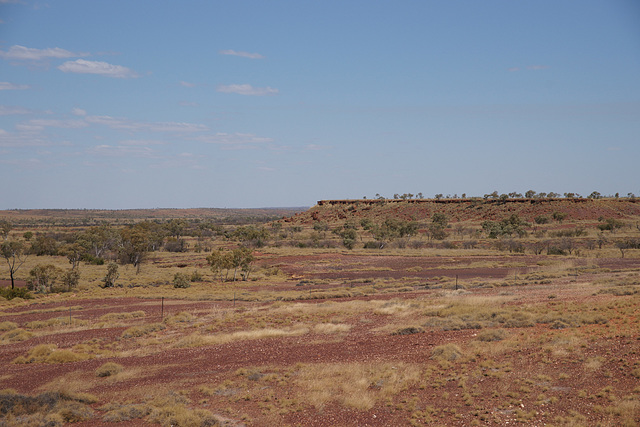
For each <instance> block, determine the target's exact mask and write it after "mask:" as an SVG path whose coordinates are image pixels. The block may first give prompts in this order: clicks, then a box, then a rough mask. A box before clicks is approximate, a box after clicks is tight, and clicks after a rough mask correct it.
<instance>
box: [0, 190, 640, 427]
mask: <svg viewBox="0 0 640 427" xmlns="http://www.w3.org/2000/svg"><path fill="white" fill-rule="evenodd" d="M571 203H572V202H571ZM595 203H597V204H598V205H597V206H598V207H597V209H595V210H594V213H591V214H585V213H584V212H583V209H584V208H583V207H582V206H581V207H580V208H579V209H577V208H576V205H575V204H570V203H565V204H562V203H554V204H553V205H552V206H551V207H549V205H544V206H541V207H534V208H532V207H531V206H527V207H526V209H528V210H526V211H525V210H523V209H524V208H521V207H520V206H522V205H518V206H517V207H515V205H510V204H508V203H507V204H505V205H503V206H502V207H500V208H499V209H498V208H496V206H494V205H491V206H490V207H487V210H486V211H485V212H484V213H482V212H480V210H481V209H477V208H476V206H475V205H474V206H473V207H468V206H467V205H465V206H464V207H462V208H461V209H459V210H456V209H455V208H454V207H452V206H451V205H448V204H447V205H446V206H445V205H444V204H443V206H444V208H443V209H446V215H447V217H448V218H449V222H448V224H447V225H446V226H445V228H444V231H445V232H446V233H445V235H444V236H439V237H438V238H435V237H433V236H430V235H428V233H429V230H430V228H429V226H430V224H431V222H430V218H431V217H432V215H433V213H434V212H436V208H434V207H433V206H432V205H429V206H428V210H427V212H426V213H425V212H424V210H423V211H420V210H419V209H418V208H416V206H415V204H412V203H406V204H403V203H401V202H398V203H388V204H385V205H384V206H383V205H380V206H373V205H369V204H356V203H352V204H336V205H333V206H326V205H324V206H316V207H314V208H312V209H310V210H308V211H305V212H301V211H300V210H298V211H297V214H296V212H287V213H286V215H289V216H287V217H286V218H284V219H280V220H277V221H273V218H267V217H264V216H261V217H258V216H252V215H247V212H243V213H242V214H243V215H245V217H244V218H245V219H244V220H238V215H237V214H235V216H234V215H229V216H224V215H223V214H221V218H223V219H222V220H218V222H217V223H216V224H217V225H219V228H216V230H217V231H216V232H215V233H213V234H207V233H205V234H204V235H203V234H202V233H200V234H197V233H193V234H191V235H189V233H187V232H185V233H184V235H183V238H184V239H185V241H186V242H187V246H188V249H186V250H185V251H180V252H172V251H168V250H157V251H153V252H149V253H147V254H146V258H145V260H144V262H143V263H142V264H141V266H140V269H139V271H138V269H137V268H134V267H133V266H131V265H126V264H124V265H120V266H119V277H118V279H117V285H116V286H114V287H110V288H102V287H101V286H100V285H101V284H102V283H103V278H104V276H105V274H106V271H107V265H106V264H104V265H97V264H96V263H89V262H81V263H80V266H79V267H78V268H79V271H80V282H79V284H78V285H77V287H76V288H75V289H73V290H72V291H71V292H48V293H43V294H40V293H38V294H34V298H33V299H24V300H23V299H21V298H14V299H11V300H4V299H3V298H0V364H1V366H2V370H1V371H0V417H2V418H0V419H1V420H2V421H0V423H6V424H7V425H21V426H22V425H63V424H66V423H75V424H76V425H87V426H88V425H92V426H93V425H105V426H107V425H115V424H118V425H157V424H160V425H166V426H169V425H174V426H175V425H180V426H191V425H229V426H240V425H247V426H252V425H253V426H271V425H273V426H276V425H277V426H286V425H290V426H365V425H369V426H400V425H464V426H468V425H506V424H507V423H508V424H514V423H520V424H523V425H556V426H582V425H601V426H621V425H622V426H633V425H638V424H640V249H637V248H635V247H634V246H633V245H632V244H631V245H627V246H624V245H622V244H621V242H622V243H624V242H632V243H633V242H634V241H635V240H634V239H637V238H639V237H640V229H638V227H637V225H636V224H637V222H638V220H639V219H640V214H639V213H638V212H637V211H636V210H634V209H636V205H632V206H631V207H629V206H626V205H625V206H624V208H617V207H616V206H618V205H616V204H615V203H618V202H612V204H611V205H606V204H604V203H600V202H595ZM434 206H435V205H434ZM594 206H595V205H594ZM612 206H613V207H612ZM389 211H392V212H393V214H392V215H393V216H392V217H393V218H396V219H407V220H408V221H409V220H415V221H416V222H417V232H415V233H409V235H407V236H403V237H398V236H395V237H393V236H392V237H389V235H387V236H385V241H384V243H385V244H384V247H383V248H382V249H380V248H379V246H382V244H380V245H379V246H378V247H375V245H368V246H367V245H366V244H367V242H376V244H377V243H380V242H381V241H382V239H381V238H380V236H379V235H376V236H374V233H369V232H368V231H367V230H366V226H367V223H366V221H365V222H362V221H361V220H362V218H370V219H371V221H372V223H374V224H382V222H383V221H384V219H385V218H389V217H390V216H389V215H390V214H389ZM470 211H473V215H469V214H468V212H470ZM501 211H502V212H503V214H501V213H500V212H501ZM563 211H565V212H567V214H566V216H564V217H562V218H561V219H559V220H553V219H552V217H553V214H554V213H555V212H563ZM71 212H72V213H73V215H71V214H69V213H65V212H57V213H48V214H45V215H35V214H34V213H33V212H29V214H28V215H27V213H26V212H16V211H10V212H8V213H6V215H3V214H5V213H0V219H9V220H10V221H11V222H12V223H13V224H14V228H13V229H12V231H11V233H10V236H9V237H10V238H12V237H15V238H19V237H20V236H22V235H23V233H25V232H27V231H30V230H33V231H34V233H35V234H36V235H45V234H46V233H49V234H50V235H54V234H55V233H58V234H60V233H62V234H64V233H81V232H82V231H83V230H86V229H88V228H90V227H93V226H97V224H100V223H103V221H105V218H109V215H111V214H109V215H108V214H107V213H105V212H103V213H101V214H100V215H98V214H96V213H93V214H90V215H77V211H71ZM514 212H515V213H516V214H517V215H519V216H520V217H521V218H522V219H523V223H522V224H521V226H522V228H523V230H524V231H525V232H526V233H521V234H520V235H519V237H516V234H515V233H514V234H513V235H503V236H499V237H498V238H495V239H494V238H489V237H488V236H487V233H488V230H489V226H486V227H484V228H483V227H482V225H481V223H482V221H486V220H491V221H499V220H501V219H502V218H508V217H510V216H511V215H513V214H514ZM156 214H157V213H156ZM191 214H192V216H191V217H189V216H188V215H189V213H188V212H182V213H181V216H175V215H169V216H163V215H165V214H164V213H161V214H158V216H157V217H154V218H153V219H152V221H170V220H171V219H176V218H179V219H181V218H189V220H188V221H187V222H186V223H187V228H189V227H190V226H194V224H201V223H203V222H206V221H207V213H203V212H192V213H191ZM293 214H296V215H294V216H290V215H293ZM127 215H129V217H128V218H127V219H126V220H125V219H123V218H122V217H121V216H120V217H119V216H118V215H116V214H113V216H112V217H111V218H109V219H108V220H107V221H108V222H109V223H110V224H111V225H112V226H113V227H115V228H118V227H125V226H127V225H126V224H129V223H131V222H133V223H135V222H138V221H143V220H149V219H150V217H149V216H148V214H147V213H145V214H144V215H142V214H140V213H139V212H138V213H136V212H127ZM385 215H386V216H385ZM421 215H422V216H421ZM465 215H466V216H465ZM545 215H546V216H548V219H549V221H548V222H545V221H542V220H540V224H538V223H537V222H536V221H534V218H539V217H541V216H545ZM572 215H573V217H572ZM281 217H282V216H280V218H281ZM559 217H561V215H556V218H559ZM96 218H99V219H96ZM232 218H235V219H232ZM609 218H614V219H616V221H617V222H610V223H611V224H614V225H615V226H614V227H612V229H610V230H608V229H607V228H606V227H602V226H601V227H598V225H600V224H607V222H606V220H607V219H609ZM209 220H211V218H209ZM118 221H120V222H119V223H118ZM265 221H272V222H265ZM512 222H513V221H512ZM247 224H249V226H251V227H255V228H256V229H257V228H263V229H266V230H268V232H269V234H268V235H263V236H262V237H263V238H264V241H263V242H260V243H257V242H256V241H255V239H253V240H252V241H251V242H249V240H245V241H240V240H239V239H240V237H238V236H239V235H240V234H238V233H236V234H233V231H235V230H238V229H239V228H241V229H242V227H246V226H247ZM278 224H280V225H278ZM205 228H206V227H205ZM349 228H355V229H356V230H357V234H356V239H355V240H356V243H357V244H356V245H355V246H352V247H353V249H346V248H345V247H344V245H343V243H344V244H347V243H346V242H344V240H345V239H346V237H344V236H345V234H344V230H345V229H349ZM201 229H204V228H201ZM209 229H212V228H211V227H210V228H209ZM432 229H433V228H432ZM567 230H569V231H571V230H573V231H575V230H581V231H580V232H579V233H578V232H573V231H572V232H567ZM225 231H226V232H227V233H226V234H225V233H224V232H225ZM245 231H246V229H245ZM434 235H435V234H434ZM349 236H350V237H353V235H349ZM57 238H58V239H60V240H64V236H60V235H58V236H57ZM32 239H33V238H32ZM567 239H570V240H569V241H568V240H567ZM67 240H69V239H67ZM241 243H242V244H249V243H251V244H253V248H252V250H253V255H254V257H255V259H254V260H253V262H252V269H251V274H250V275H248V277H246V279H247V280H236V281H232V280H230V278H231V277H232V276H233V271H230V272H228V273H229V274H227V275H226V276H224V275H223V274H222V273H223V272H221V271H215V272H214V271H212V270H211V269H210V268H209V264H208V261H207V257H208V255H209V254H211V252H212V251H214V252H215V251H218V249H219V248H226V251H230V250H231V249H232V248H234V247H236V246H237V245H238V244H241ZM364 246H367V248H365V247H364ZM196 247H198V248H204V249H199V250H197V251H196V250H195V248H196ZM539 247H543V248H546V249H545V250H539V251H538V250H536V248H539ZM550 248H553V250H551V249H550ZM113 255H114V256H115V254H113ZM0 261H2V265H1V266H0V279H5V280H4V281H3V283H4V286H8V282H7V281H6V279H8V272H7V268H6V264H5V260H4V259H0ZM48 264H51V265H55V266H56V267H57V268H58V269H59V270H63V269H66V268H69V267H70V265H69V263H68V260H67V257H66V256H64V255H61V254H58V255H41V256H36V255H30V256H29V257H28V258H27V260H26V262H25V264H24V265H23V266H22V267H21V269H20V270H19V274H18V279H19V281H18V286H20V287H21V286H25V280H26V279H27V278H28V276H29V271H31V270H32V269H33V268H34V267H36V266H38V265H48ZM176 273H181V274H185V275H187V276H189V277H190V280H191V282H190V287H188V288H180V287H174V283H173V282H172V279H173V278H174V277H175V276H176ZM245 273H246V272H245ZM221 276H222V277H221ZM225 278H226V279H227V280H225ZM238 278H240V273H238ZM221 279H222V280H221Z"/></svg>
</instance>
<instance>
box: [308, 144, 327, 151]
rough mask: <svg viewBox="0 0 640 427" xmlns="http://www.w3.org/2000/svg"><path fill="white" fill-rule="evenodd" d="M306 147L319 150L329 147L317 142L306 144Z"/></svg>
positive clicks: (310, 149)
mask: <svg viewBox="0 0 640 427" xmlns="http://www.w3.org/2000/svg"><path fill="white" fill-rule="evenodd" d="M306 148H307V150H309V151H320V150H326V149H328V148H330V147H327V146H325V145H318V144H308V145H307V147H306Z"/></svg>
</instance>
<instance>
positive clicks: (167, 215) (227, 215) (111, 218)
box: [0, 207, 308, 225]
mask: <svg viewBox="0 0 640 427" xmlns="http://www.w3.org/2000/svg"><path fill="white" fill-rule="evenodd" d="M307 209H308V208H307V207H291V208H255V209H222V208H196V209H169V208H158V209H118V210H107V209H13V210H4V211H0V219H5V220H8V221H11V222H13V223H16V224H18V223H21V222H34V221H36V222H45V223H50V222H55V223H56V224H58V225H92V224H95V223H100V222H103V221H107V222H110V223H113V222H116V223H127V222H136V221H142V220H148V221H155V220H160V221H163V220H170V219H173V218H182V219H187V220H210V221H214V222H218V223H230V224H237V223H250V222H268V221H273V220H277V219H281V218H284V217H290V216H292V215H295V214H297V213H299V212H304V211H306V210H307Z"/></svg>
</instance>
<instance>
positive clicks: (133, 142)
mask: <svg viewBox="0 0 640 427" xmlns="http://www.w3.org/2000/svg"><path fill="white" fill-rule="evenodd" d="M164 144H165V142H163V141H157V140H154V139H127V140H124V141H120V145H129V146H131V145H135V146H147V145H164Z"/></svg>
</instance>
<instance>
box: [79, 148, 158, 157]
mask: <svg viewBox="0 0 640 427" xmlns="http://www.w3.org/2000/svg"><path fill="white" fill-rule="evenodd" d="M87 151H88V152H89V154H93V155H96V156H101V157H102V156H104V157H143V158H156V157H157V155H156V154H155V152H154V151H153V150H152V149H151V148H149V147H137V146H124V145H116V146H112V145H97V146H95V147H93V148H91V149H89V150H87Z"/></svg>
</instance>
